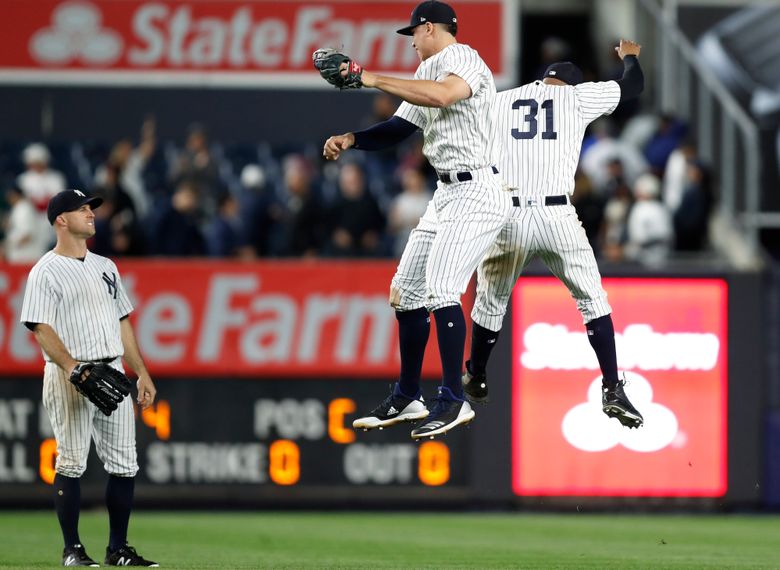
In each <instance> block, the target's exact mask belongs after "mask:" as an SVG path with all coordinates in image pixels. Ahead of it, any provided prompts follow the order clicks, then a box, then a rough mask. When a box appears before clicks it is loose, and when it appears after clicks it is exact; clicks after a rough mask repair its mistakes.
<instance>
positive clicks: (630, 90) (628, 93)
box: [617, 55, 645, 101]
mask: <svg viewBox="0 0 780 570" xmlns="http://www.w3.org/2000/svg"><path fill="white" fill-rule="evenodd" d="M623 67H624V69H623V77H621V78H620V79H618V80H617V84H618V85H620V100H621V101H625V100H627V99H633V98H634V97H639V94H640V93H641V92H642V90H643V89H644V88H645V75H644V73H642V68H641V67H640V66H639V60H638V59H637V57H636V56H635V55H627V56H626V57H624V58H623Z"/></svg>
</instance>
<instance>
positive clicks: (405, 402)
mask: <svg viewBox="0 0 780 570" xmlns="http://www.w3.org/2000/svg"><path fill="white" fill-rule="evenodd" d="M427 416H428V408H426V407H425V401H424V400H423V398H422V396H420V395H418V396H416V397H415V398H407V397H406V396H405V395H404V394H402V393H401V390H400V389H399V387H398V383H396V384H395V386H394V387H393V391H392V392H391V393H390V395H389V396H388V397H387V398H385V400H384V402H382V403H381V404H379V405H378V406H377V407H376V408H374V409H373V410H371V413H369V414H368V415H367V416H363V417H362V418H358V419H356V420H355V421H353V422H352V427H353V428H355V429H362V430H363V431H368V430H370V429H374V428H379V429H382V428H385V427H388V426H392V425H395V424H399V423H401V422H414V421H417V420H421V419H423V418H425V417H427Z"/></svg>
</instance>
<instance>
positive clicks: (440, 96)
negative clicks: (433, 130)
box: [363, 71, 471, 108]
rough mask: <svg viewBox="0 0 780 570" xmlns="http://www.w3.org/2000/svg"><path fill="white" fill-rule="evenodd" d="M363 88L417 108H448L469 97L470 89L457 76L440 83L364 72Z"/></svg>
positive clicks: (451, 76)
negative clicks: (373, 90) (372, 89)
mask: <svg viewBox="0 0 780 570" xmlns="http://www.w3.org/2000/svg"><path fill="white" fill-rule="evenodd" d="M363 86H364V87H374V88H375V89H379V90H380V91H384V92H385V93H390V94H391V95H395V96H397V97H400V98H401V99H403V100H404V101H406V102H407V103H411V104H412V105H417V106H419V107H437V108H441V107H449V106H450V105H452V104H454V103H457V102H458V101H461V100H463V99H468V98H469V97H471V87H469V84H468V83H466V81H464V80H463V79H462V78H460V77H458V76H457V75H449V76H448V77H446V78H445V79H444V80H442V81H429V80H427V79H399V78H397V77H388V76H386V75H377V74H376V73H371V72H369V71H364V72H363Z"/></svg>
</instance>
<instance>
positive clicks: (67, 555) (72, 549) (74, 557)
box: [62, 544, 100, 568]
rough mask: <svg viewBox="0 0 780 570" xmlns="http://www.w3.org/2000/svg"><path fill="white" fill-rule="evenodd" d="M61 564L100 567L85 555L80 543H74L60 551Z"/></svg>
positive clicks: (85, 552)
mask: <svg viewBox="0 0 780 570" xmlns="http://www.w3.org/2000/svg"><path fill="white" fill-rule="evenodd" d="M62 565H63V566H91V567H92V568H99V567H100V564H98V563H97V562H95V561H94V560H92V559H91V558H90V557H89V556H87V551H86V550H85V549H84V547H83V546H82V545H80V544H74V545H73V546H66V547H65V549H64V550H63V551H62Z"/></svg>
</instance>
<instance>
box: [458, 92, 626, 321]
mask: <svg viewBox="0 0 780 570" xmlns="http://www.w3.org/2000/svg"><path fill="white" fill-rule="evenodd" d="M619 102H620V86H619V85H618V84H617V83H616V82H615V81H603V82H596V83H581V84H579V85H576V86H569V85H548V84H545V83H543V82H542V81H535V82H533V83H529V84H527V85H523V86H520V87H517V88H515V89H511V90H509V91H503V92H501V93H498V94H497V95H496V108H497V109H498V120H497V128H498V137H499V139H500V140H501V141H502V143H503V152H504V154H503V158H502V160H501V161H500V162H499V169H500V170H501V174H502V175H503V176H504V179H505V180H506V182H507V184H508V185H509V186H510V187H511V188H512V199H513V201H514V203H515V207H514V212H513V219H512V221H511V222H510V223H509V224H507V225H506V226H505V227H504V228H503V229H502V231H501V233H500V234H499V236H498V239H497V240H496V242H495V244H493V246H492V247H491V249H490V251H489V252H488V254H487V255H486V256H485V259H484V260H483V261H482V263H481V264H480V267H479V269H478V272H477V277H478V279H477V300H476V303H475V305H474V309H473V311H472V315H471V316H472V319H473V320H474V321H475V322H476V323H478V324H479V325H480V326H483V327H485V328H487V329H489V330H493V331H497V330H499V329H500V328H501V325H502V323H503V319H504V313H505V312H506V305H507V302H508V301H509V296H510V295H511V293H512V289H513V288H514V285H515V282H516V281H517V278H518V277H519V276H520V273H521V272H522V270H523V269H524V268H525V267H526V266H527V265H528V263H529V262H530V261H531V260H532V259H533V257H534V256H537V255H538V256H539V257H540V258H541V259H542V261H543V262H544V263H545V264H546V265H547V267H548V268H549V269H550V271H552V273H553V274H554V275H555V276H556V277H558V278H559V279H560V280H561V281H562V282H563V283H564V284H565V285H566V287H568V289H569V292H570V293H571V295H572V297H573V298H574V299H575V300H576V302H577V309H578V310H579V311H580V313H581V314H582V318H583V322H585V323H588V322H590V321H592V320H593V319H596V318H598V317H601V316H604V315H607V314H609V313H611V312H612V309H611V308H610V306H609V303H607V294H606V292H605V291H604V289H603V288H602V286H601V275H600V273H599V270H598V265H597V264H596V258H595V256H594V255H593V249H592V248H591V246H590V244H589V243H588V239H587V237H586V235H585V230H584V229H583V228H582V224H581V223H580V221H579V218H578V217H577V213H576V211H575V209H574V206H572V205H571V202H570V196H571V194H572V192H573V191H574V175H575V172H576V169H577V163H578V161H579V156H580V149H581V147H582V139H583V136H584V135H585V129H586V128H587V126H588V124H589V123H590V122H591V121H593V120H594V119H596V118H598V117H600V116H601V115H605V114H609V113H611V112H612V111H614V110H615V107H617V105H618V103H619ZM553 196H557V197H558V198H557V199H554V198H553V199H551V198H550V197H553ZM555 201H562V203H561V204H560V205H546V203H550V204H552V203H554V202H555Z"/></svg>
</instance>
